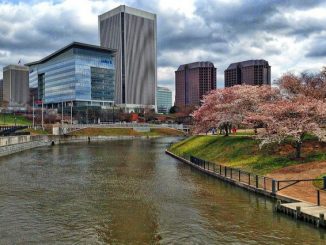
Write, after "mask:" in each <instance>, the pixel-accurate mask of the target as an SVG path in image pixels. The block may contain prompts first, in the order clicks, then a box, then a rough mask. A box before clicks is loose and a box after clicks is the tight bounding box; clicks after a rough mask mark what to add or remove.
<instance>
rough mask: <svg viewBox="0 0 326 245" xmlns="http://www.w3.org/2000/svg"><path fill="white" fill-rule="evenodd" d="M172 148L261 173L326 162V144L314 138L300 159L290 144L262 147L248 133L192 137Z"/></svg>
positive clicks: (307, 144) (178, 152)
mask: <svg viewBox="0 0 326 245" xmlns="http://www.w3.org/2000/svg"><path fill="white" fill-rule="evenodd" d="M169 151H171V152H172V153H174V154H176V155H179V156H184V155H193V156H196V157H198V158H201V159H204V160H207V161H211V162H215V163H219V164H223V165H225V166H229V167H233V168H238V169H241V170H244V171H248V172H251V173H254V174H259V175H266V174H270V173H272V172H274V171H277V170H279V169H282V168H285V167H288V166H292V165H297V164H302V163H309V162H316V161H320V162H321V161H326V144H325V143H321V142H318V141H315V140H313V139H307V140H306V141H305V142H304V144H303V148H302V156H303V157H302V159H300V160H297V159H295V158H294V149H293V147H292V146H291V145H290V144H286V143H285V144H283V145H276V144H274V145H270V146H268V147H264V148H262V149H260V148H259V142H257V141H255V140H254V139H253V138H252V137H248V136H234V137H223V136H192V137H189V138H187V139H185V140H182V141H180V142H177V143H175V144H173V145H172V146H171V147H170V148H169ZM315 177H317V176H315Z"/></svg>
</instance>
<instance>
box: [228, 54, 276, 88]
mask: <svg viewBox="0 0 326 245" xmlns="http://www.w3.org/2000/svg"><path fill="white" fill-rule="evenodd" d="M224 82H225V87H231V86H234V85H240V84H247V85H271V66H270V65H269V64H268V61H266V60H247V61H242V62H237V63H232V64H230V65H229V67H228V68H227V69H226V70H225V71H224Z"/></svg>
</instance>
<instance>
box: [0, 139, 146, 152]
mask: <svg viewBox="0 0 326 245" xmlns="http://www.w3.org/2000/svg"><path fill="white" fill-rule="evenodd" d="M135 138H142V139H147V138H149V137H147V136H140V137H139V136H89V137H88V136H73V135H67V136H64V135H63V136H56V135H37V136H31V135H21V136H8V137H0V157H2V156H6V155H10V154H13V153H16V152H20V151H24V150H28V149H33V148H36V147H41V146H49V145H53V144H54V145H56V144H68V143H77V142H100V141H111V140H131V139H135Z"/></svg>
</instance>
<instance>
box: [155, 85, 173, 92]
mask: <svg viewBox="0 0 326 245" xmlns="http://www.w3.org/2000/svg"><path fill="white" fill-rule="evenodd" d="M157 90H161V91H166V92H172V90H171V89H169V88H167V87H161V86H157Z"/></svg>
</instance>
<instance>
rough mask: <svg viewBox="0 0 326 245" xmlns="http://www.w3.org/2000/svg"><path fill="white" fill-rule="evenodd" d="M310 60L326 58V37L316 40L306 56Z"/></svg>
mask: <svg viewBox="0 0 326 245" xmlns="http://www.w3.org/2000/svg"><path fill="white" fill-rule="evenodd" d="M306 57H309V58H320V57H321V58H326V35H325V36H320V37H318V38H316V39H314V40H313V41H312V43H311V46H310V49H309V51H308V52H307V54H306Z"/></svg>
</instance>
